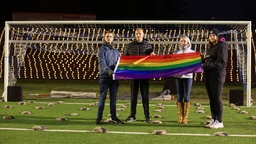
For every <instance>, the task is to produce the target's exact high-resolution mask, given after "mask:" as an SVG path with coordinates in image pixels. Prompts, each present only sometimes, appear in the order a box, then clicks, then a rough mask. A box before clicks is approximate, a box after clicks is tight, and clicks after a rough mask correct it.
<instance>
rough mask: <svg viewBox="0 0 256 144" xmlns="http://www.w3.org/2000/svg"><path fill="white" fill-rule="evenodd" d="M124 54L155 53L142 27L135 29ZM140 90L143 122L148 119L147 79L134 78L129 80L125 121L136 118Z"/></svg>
mask: <svg viewBox="0 0 256 144" xmlns="http://www.w3.org/2000/svg"><path fill="white" fill-rule="evenodd" d="M124 55H128V56H138V55H155V53H154V52H153V47H152V45H151V44H149V43H148V42H147V41H146V39H144V32H143V29H142V28H137V29H136V30H135V40H134V41H132V42H131V43H129V44H128V45H127V48H126V49H125V51H124ZM139 90H140V93H141V97H142V105H143V109H144V116H145V122H151V121H150V114H149V97H148V94H149V80H148V79H134V80H131V112H130V115H129V116H128V117H127V119H126V121H127V122H132V121H135V120H136V107H137V97H138V92H139Z"/></svg>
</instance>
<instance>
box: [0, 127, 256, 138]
mask: <svg viewBox="0 0 256 144" xmlns="http://www.w3.org/2000/svg"><path fill="white" fill-rule="evenodd" d="M0 130H15V131H29V130H30V131H35V130H33V129H28V128H0ZM42 131H47V132H77V133H88V132H91V133H93V131H92V130H59V129H45V130H42ZM106 133H111V134H143V135H149V134H151V135H153V134H152V133H148V132H122V131H107V132H106ZM162 135H173V136H214V135H213V134H193V133H167V134H162ZM228 136H232V137H256V135H239V134H228Z"/></svg>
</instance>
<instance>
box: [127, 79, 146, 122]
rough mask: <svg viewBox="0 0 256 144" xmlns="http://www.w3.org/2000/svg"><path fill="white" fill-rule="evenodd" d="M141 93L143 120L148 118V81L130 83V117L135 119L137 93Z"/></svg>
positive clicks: (141, 80) (140, 80) (139, 80)
mask: <svg viewBox="0 0 256 144" xmlns="http://www.w3.org/2000/svg"><path fill="white" fill-rule="evenodd" d="M139 90H140V93H141V98H142V105H143V109H144V115H145V118H149V97H148V94H149V80H148V79H138V80H137V79H136V80H132V81H131V114H130V116H132V117H134V118H136V107H137V99H138V93H139Z"/></svg>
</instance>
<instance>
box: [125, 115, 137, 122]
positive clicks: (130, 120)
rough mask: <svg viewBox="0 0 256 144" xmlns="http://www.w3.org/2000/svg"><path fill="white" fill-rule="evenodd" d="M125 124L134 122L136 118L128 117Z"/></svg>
mask: <svg viewBox="0 0 256 144" xmlns="http://www.w3.org/2000/svg"><path fill="white" fill-rule="evenodd" d="M126 121H127V122H135V121H136V118H135V117H133V116H128V118H127V119H126Z"/></svg>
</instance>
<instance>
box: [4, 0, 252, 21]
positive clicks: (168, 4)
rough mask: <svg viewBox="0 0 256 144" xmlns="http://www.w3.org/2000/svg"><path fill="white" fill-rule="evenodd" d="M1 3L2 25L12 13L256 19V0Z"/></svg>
mask: <svg viewBox="0 0 256 144" xmlns="http://www.w3.org/2000/svg"><path fill="white" fill-rule="evenodd" d="M4 3H8V4H4ZM0 4H1V11H2V12H1V15H0V18H1V26H4V21H7V20H8V21H9V20H12V12H40V13H44V12H47V13H51V12H52V13H76V14H96V16H97V20H212V19H215V20H250V21H252V22H255V19H256V10H255V9H256V4H255V2H254V0H212V1H205V0H156V1H153V2H149V1H141V0H127V1H118V2H113V1H110V0H105V1H103V0H100V1H99V0H97V1H96V0H62V1H60V0H24V1H21V0H20V1H18V0H16V1H13V0H2V1H1V2H0Z"/></svg>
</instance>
